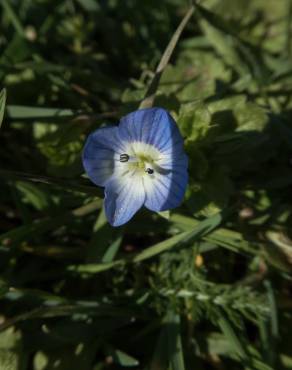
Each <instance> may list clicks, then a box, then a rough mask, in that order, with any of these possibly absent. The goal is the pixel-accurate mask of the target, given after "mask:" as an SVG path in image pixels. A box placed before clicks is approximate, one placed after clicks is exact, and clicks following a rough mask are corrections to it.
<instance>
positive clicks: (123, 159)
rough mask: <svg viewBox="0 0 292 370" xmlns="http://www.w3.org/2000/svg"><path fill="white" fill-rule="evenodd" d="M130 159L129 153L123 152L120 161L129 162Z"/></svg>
mask: <svg viewBox="0 0 292 370" xmlns="http://www.w3.org/2000/svg"><path fill="white" fill-rule="evenodd" d="M129 159H130V157H129V156H128V154H121V155H120V162H128V160H129Z"/></svg>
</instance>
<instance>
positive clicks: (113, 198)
mask: <svg viewBox="0 0 292 370" xmlns="http://www.w3.org/2000/svg"><path fill="white" fill-rule="evenodd" d="M144 201H145V190H144V187H143V183H142V177H141V175H139V174H136V173H135V172H134V171H133V172H132V173H130V172H128V173H125V174H123V175H122V176H118V175H113V176H112V178H111V179H110V180H109V181H108V182H107V183H106V188H105V200H104V207H105V213H106V217H107V219H108V221H109V223H110V224H111V225H112V226H120V225H123V224H125V223H126V222H128V221H129V220H130V219H131V218H132V217H133V216H134V214H135V213H136V212H137V211H138V210H139V209H140V208H141V207H142V205H143V203H144Z"/></svg>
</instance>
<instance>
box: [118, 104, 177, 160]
mask: <svg viewBox="0 0 292 370" xmlns="http://www.w3.org/2000/svg"><path fill="white" fill-rule="evenodd" d="M119 132H120V136H121V138H122V140H124V141H128V142H143V143H145V144H149V145H153V146H155V147H156V148H157V149H158V150H159V151H160V152H162V153H163V152H173V151H178V150H182V148H183V139H182V137H181V135H180V132H179V130H178V128H177V125H176V123H175V121H174V119H173V118H172V117H171V116H170V114H169V113H168V112H167V111H166V110H165V109H163V108H146V109H140V110H137V111H135V112H132V113H129V114H128V115H127V116H125V117H123V118H122V119H121V121H120V124H119Z"/></svg>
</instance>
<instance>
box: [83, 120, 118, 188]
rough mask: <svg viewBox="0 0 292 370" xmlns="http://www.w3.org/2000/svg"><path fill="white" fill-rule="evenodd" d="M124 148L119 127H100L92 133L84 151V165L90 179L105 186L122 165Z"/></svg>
mask: <svg viewBox="0 0 292 370" xmlns="http://www.w3.org/2000/svg"><path fill="white" fill-rule="evenodd" d="M124 150H125V147H124V144H123V143H122V141H121V139H120V137H119V132H118V128H117V127H105V128H99V129H97V130H96V131H94V132H93V133H91V134H90V135H89V136H88V138H87V140H86V143H85V146H84V149H83V153H82V161H83V167H84V169H85V171H86V173H87V175H88V176H89V178H90V180H91V181H92V182H94V183H95V184H96V185H99V186H104V185H105V182H106V181H107V180H108V179H109V178H110V177H111V175H112V174H113V172H114V170H115V168H116V167H117V166H119V165H120V162H119V155H120V154H122V153H123V152H124Z"/></svg>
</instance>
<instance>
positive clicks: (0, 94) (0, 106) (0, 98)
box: [0, 89, 6, 128]
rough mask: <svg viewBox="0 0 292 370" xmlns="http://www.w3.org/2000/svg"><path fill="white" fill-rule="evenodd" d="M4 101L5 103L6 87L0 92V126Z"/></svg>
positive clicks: (0, 124)
mask: <svg viewBox="0 0 292 370" xmlns="http://www.w3.org/2000/svg"><path fill="white" fill-rule="evenodd" d="M5 103H6V89H3V90H2V91H1V92H0V128H1V126H2V122H3V118H4V111H5Z"/></svg>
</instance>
